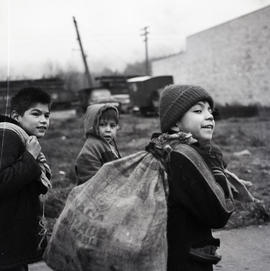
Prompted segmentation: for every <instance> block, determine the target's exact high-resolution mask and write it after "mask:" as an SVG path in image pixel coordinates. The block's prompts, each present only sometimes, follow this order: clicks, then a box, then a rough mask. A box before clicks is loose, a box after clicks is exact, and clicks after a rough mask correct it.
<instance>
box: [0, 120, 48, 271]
mask: <svg viewBox="0 0 270 271" xmlns="http://www.w3.org/2000/svg"><path fill="white" fill-rule="evenodd" d="M1 121H9V122H12V123H15V124H17V123H16V122H15V121H13V120H11V119H7V118H5V119H4V118H3V117H1V118H0V122H1ZM0 155H1V157H0V217H1V219H0V269H1V268H2V269H3V268H8V267H12V266H15V265H22V264H28V263H32V262H35V261H39V260H40V259H41V256H42V254H43V251H44V247H45V245H46V242H45V241H43V242H42V243H41V244H40V241H41V238H42V236H41V235H40V233H41V227H40V226H39V221H40V216H41V204H40V199H39V195H40V194H41V193H44V187H43V186H42V184H41V183H40V182H39V178H40V175H41V169H40V167H39V165H38V163H37V161H36V160H35V159H34V157H33V156H32V155H31V154H30V153H29V152H28V151H26V149H25V146H24V144H23V143H22V141H21V139H20V137H19V136H18V135H17V134H16V133H15V132H14V131H10V130H6V129H0ZM39 244H40V245H41V246H39Z"/></svg>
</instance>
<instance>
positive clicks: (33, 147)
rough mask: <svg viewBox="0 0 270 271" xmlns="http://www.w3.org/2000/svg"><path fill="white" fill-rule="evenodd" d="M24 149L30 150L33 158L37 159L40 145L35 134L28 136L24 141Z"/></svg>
mask: <svg viewBox="0 0 270 271" xmlns="http://www.w3.org/2000/svg"><path fill="white" fill-rule="evenodd" d="M26 150H27V151H28V152H30V153H31V154H32V155H33V157H34V158H35V159H37V157H38V155H39V153H40V151H41V146H40V144H39V142H38V139H37V137H36V136H29V138H28V140H27V142H26Z"/></svg>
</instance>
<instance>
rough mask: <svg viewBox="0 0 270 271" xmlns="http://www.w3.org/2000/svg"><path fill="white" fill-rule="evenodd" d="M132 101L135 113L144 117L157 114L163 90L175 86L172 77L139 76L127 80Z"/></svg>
mask: <svg viewBox="0 0 270 271" xmlns="http://www.w3.org/2000/svg"><path fill="white" fill-rule="evenodd" d="M127 83H128V87H129V94H130V101H131V104H132V107H133V110H134V111H140V112H141V114H142V115H148V114H157V112H158V107H159V96H160V92H161V91H162V89H163V88H164V87H165V86H167V85H170V84H173V77H172V76H171V75H163V76H139V77H134V78H130V79H128V80H127Z"/></svg>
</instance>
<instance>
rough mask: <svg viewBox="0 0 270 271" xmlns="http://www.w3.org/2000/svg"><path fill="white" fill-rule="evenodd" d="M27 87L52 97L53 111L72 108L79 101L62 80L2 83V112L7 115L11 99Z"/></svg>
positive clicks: (0, 87) (46, 79)
mask: <svg viewBox="0 0 270 271" xmlns="http://www.w3.org/2000/svg"><path fill="white" fill-rule="evenodd" d="M26 87H37V88H42V89H43V90H45V91H46V92H48V93H49V94H50V95H51V98H52V109H63V108H71V107H73V105H74V104H75V103H76V101H77V96H76V93H75V92H73V91H72V90H71V89H69V88H68V87H67V86H66V84H65V82H64V80H62V79H61V78H57V77H54V78H42V79H34V80H30V79H29V80H9V81H0V112H1V113H4V114H7V112H8V110H9V103H10V98H11V97H12V96H14V95H15V94H16V93H17V92H18V91H19V90H20V89H22V88H26Z"/></svg>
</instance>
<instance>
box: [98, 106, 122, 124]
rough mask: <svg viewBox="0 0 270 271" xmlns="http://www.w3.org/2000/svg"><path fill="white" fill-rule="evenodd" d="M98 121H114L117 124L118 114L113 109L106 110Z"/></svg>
mask: <svg viewBox="0 0 270 271" xmlns="http://www.w3.org/2000/svg"><path fill="white" fill-rule="evenodd" d="M100 120H105V121H108V120H114V121H115V123H116V124H118V122H119V114H118V112H117V111H116V109H114V108H111V107H109V108H107V109H105V110H104V111H103V112H102V115H101V117H100Z"/></svg>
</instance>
